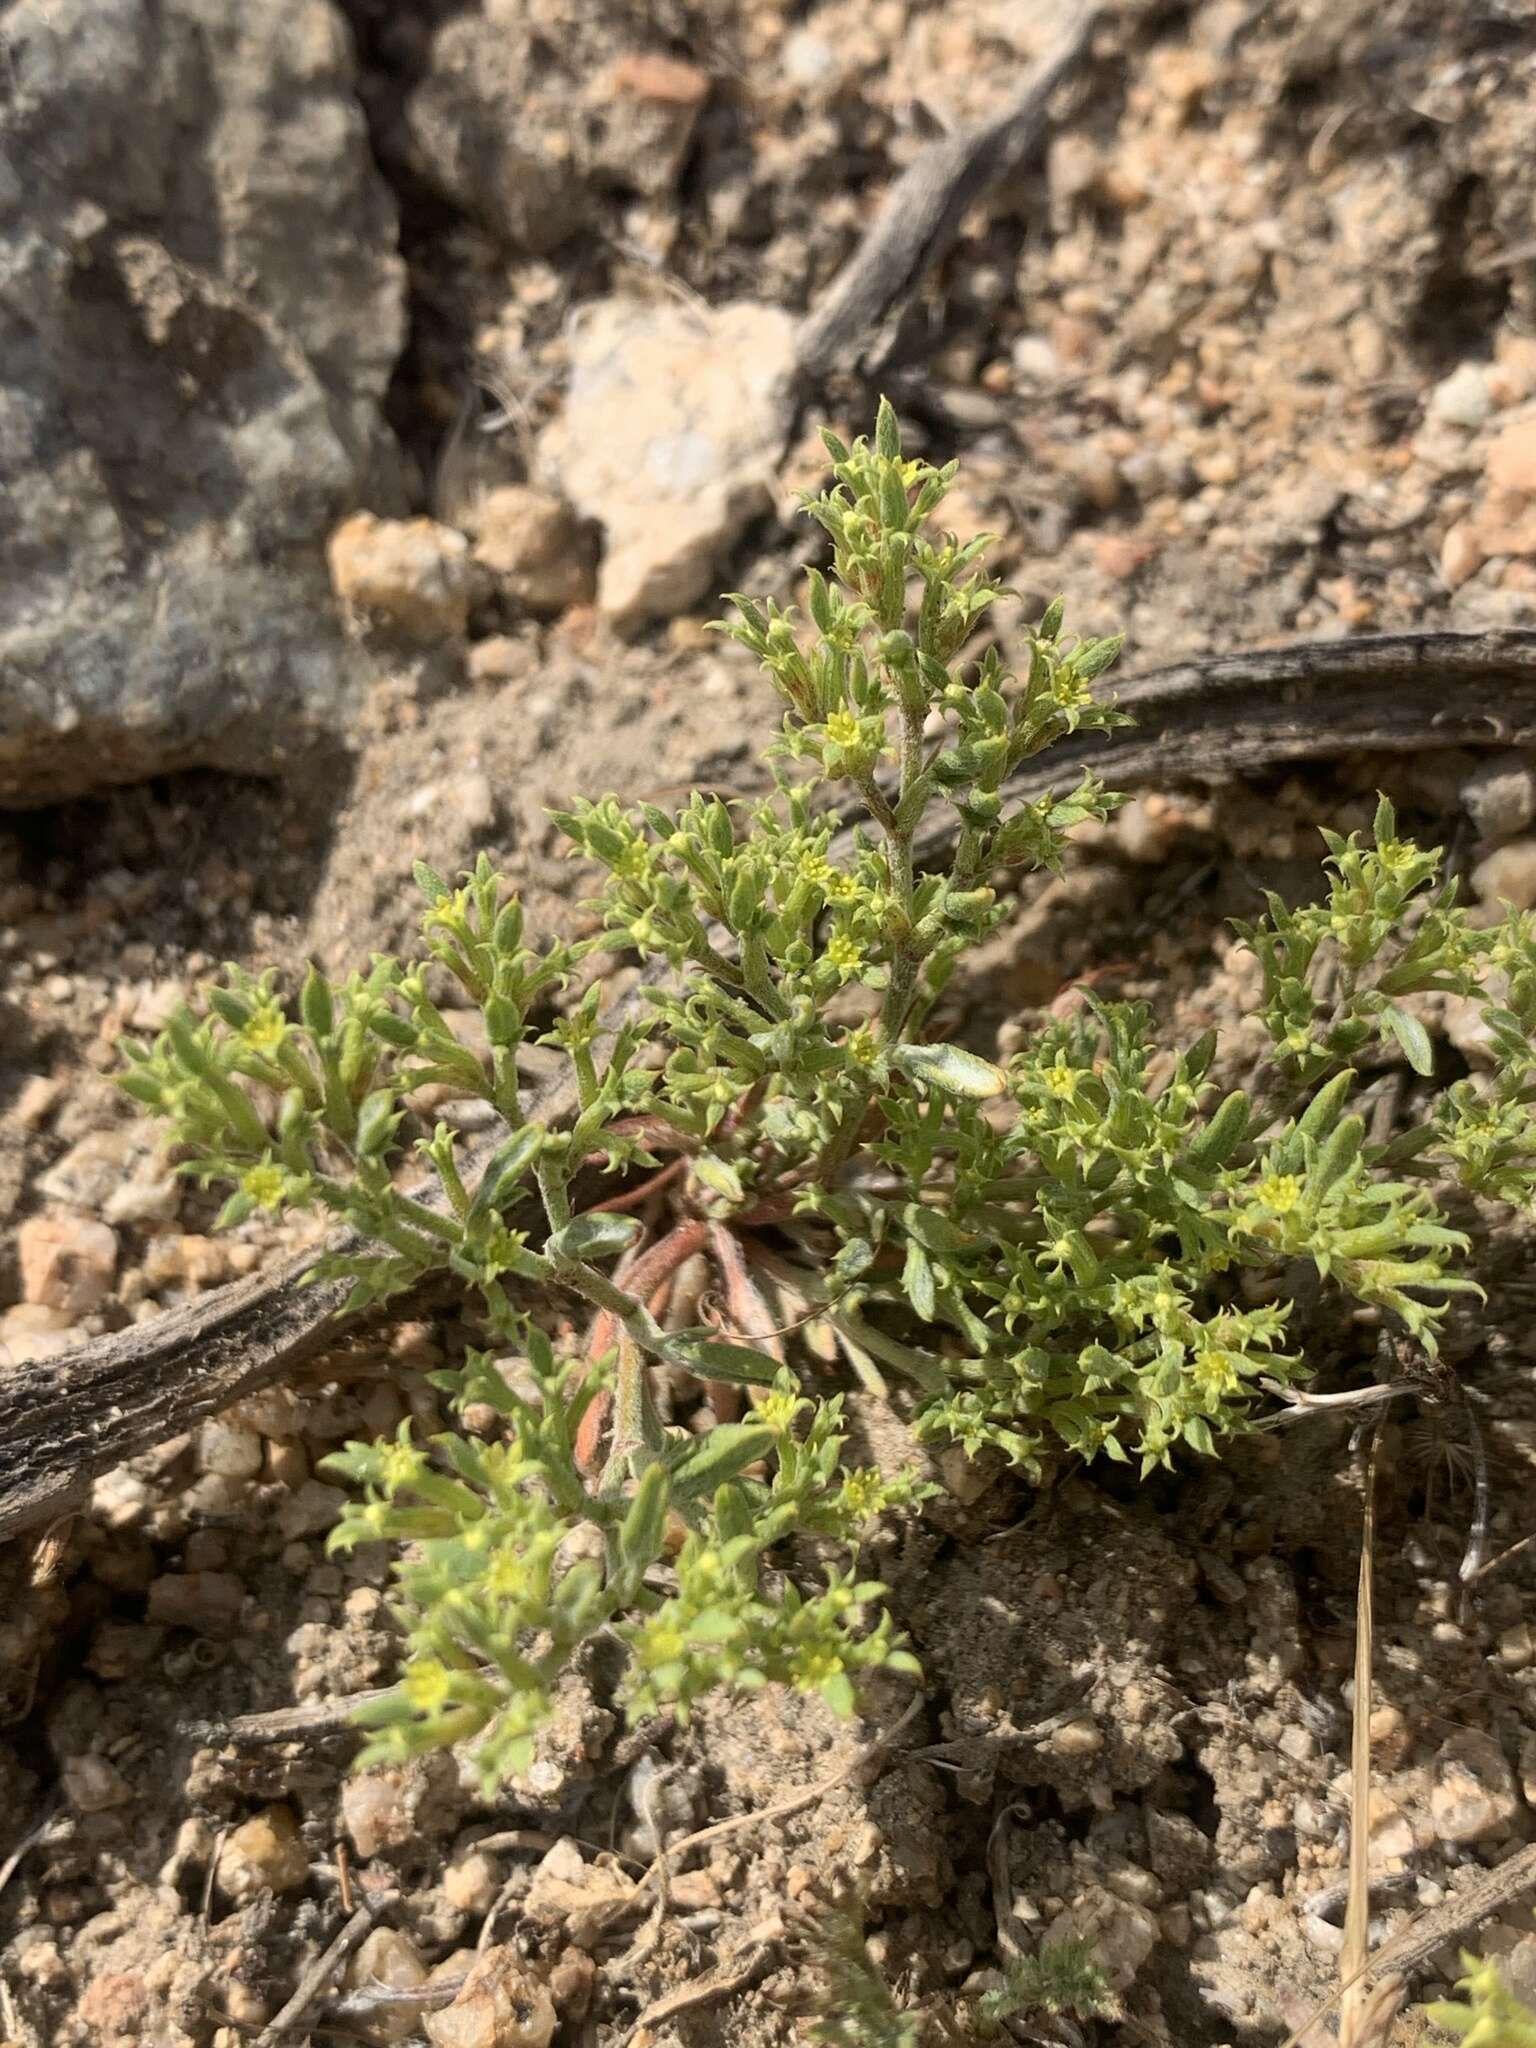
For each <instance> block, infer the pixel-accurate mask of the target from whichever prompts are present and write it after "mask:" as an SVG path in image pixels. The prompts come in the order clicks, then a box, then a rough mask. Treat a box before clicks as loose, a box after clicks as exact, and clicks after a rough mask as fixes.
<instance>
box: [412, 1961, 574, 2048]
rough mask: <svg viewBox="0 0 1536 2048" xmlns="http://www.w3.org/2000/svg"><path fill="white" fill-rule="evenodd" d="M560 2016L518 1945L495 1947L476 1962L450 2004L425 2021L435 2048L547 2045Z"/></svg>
mask: <svg viewBox="0 0 1536 2048" xmlns="http://www.w3.org/2000/svg"><path fill="white" fill-rule="evenodd" d="M558 2023H559V2015H558V2014H557V2013H556V2011H555V2002H554V2000H553V1999H552V1998H551V1997H550V1995H549V1988H548V1986H547V1985H545V1984H542V1983H540V1981H539V1979H538V1978H537V1977H535V1976H534V1975H533V1974H532V1972H531V1971H530V1969H529V1967H528V1965H527V1963H526V1962H525V1961H524V1960H523V1958H522V1957H521V1956H520V1955H519V1954H518V1953H517V1951H516V1949H514V1948H510V1947H508V1948H493V1949H488V1950H487V1951H486V1953H485V1954H484V1955H483V1956H482V1957H481V1958H480V1960H479V1961H478V1962H477V1963H476V1964H475V1966H474V1968H473V1969H472V1970H471V1971H470V1973H469V1975H468V1977H466V1978H465V1980H464V1984H463V1986H462V1988H461V1989H460V1991H459V1995H458V1997H457V1998H455V2000H454V2001H453V2003H452V2005H449V2006H445V2007H444V2008H443V2010H442V2011H441V2012H434V2013H429V2014H428V2015H427V2018H426V2020H425V2022H424V2025H425V2027H426V2033H427V2038H428V2040H430V2041H431V2042H432V2043H433V2044H434V2048H549V2044H550V2042H551V2041H552V2040H553V2039H554V2035H555V2028H556V2026H557V2024H558Z"/></svg>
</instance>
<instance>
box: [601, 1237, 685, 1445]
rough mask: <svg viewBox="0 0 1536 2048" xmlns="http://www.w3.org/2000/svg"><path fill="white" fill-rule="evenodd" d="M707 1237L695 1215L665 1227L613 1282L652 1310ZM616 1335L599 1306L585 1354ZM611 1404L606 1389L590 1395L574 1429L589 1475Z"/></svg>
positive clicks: (608, 1316) (613, 1324)
mask: <svg viewBox="0 0 1536 2048" xmlns="http://www.w3.org/2000/svg"><path fill="white" fill-rule="evenodd" d="M707 1236H708V1225H707V1224H704V1223H701V1222H699V1221H698V1219H697V1218H695V1217H689V1218H688V1219H687V1221H686V1222H683V1223H679V1224H677V1225H675V1226H674V1228H673V1229H671V1230H669V1231H668V1232H667V1234H666V1236H665V1237H663V1238H661V1239H659V1240H658V1241H657V1242H656V1243H655V1244H653V1245H651V1246H650V1247H649V1248H648V1249H647V1250H646V1251H643V1252H641V1253H640V1254H639V1255H638V1257H636V1258H635V1259H634V1260H633V1261H632V1262H631V1263H629V1264H628V1265H627V1266H625V1267H621V1268H620V1271H619V1273H618V1274H617V1275H616V1276H615V1278H616V1281H617V1284H618V1285H620V1286H621V1287H623V1288H624V1289H625V1291H626V1293H629V1294H631V1295H633V1296H635V1297H636V1299H638V1300H640V1301H644V1302H645V1303H646V1306H647V1307H649V1308H651V1309H652V1313H655V1309H654V1306H653V1303H654V1299H655V1297H656V1296H657V1295H658V1294H659V1293H661V1291H662V1290H664V1289H665V1288H668V1287H670V1286H671V1284H672V1275H673V1274H674V1273H675V1272H676V1271H677V1269H678V1267H679V1266H680V1265H681V1264H682V1263H683V1261H684V1259H690V1258H692V1256H693V1254H694V1253H695V1252H696V1251H699V1250H701V1249H702V1248H703V1245H704V1242H705V1239H706V1237H707ZM617 1334H618V1324H617V1322H616V1320H615V1318H614V1316H613V1314H612V1312H611V1311H610V1310H608V1309H599V1310H598V1312H597V1314H596V1315H595V1316H594V1317H593V1319H592V1328H591V1330H590V1331H589V1333H588V1336H587V1357H588V1358H589V1359H598V1358H601V1357H602V1355H603V1353H604V1352H605V1351H607V1350H609V1349H611V1347H612V1346H613V1344H614V1342H615V1339H616V1337H617ZM612 1406H613V1396H612V1395H611V1394H610V1393H609V1392H608V1390H607V1389H606V1388H604V1390H603V1391H602V1392H601V1393H600V1394H596V1395H594V1396H593V1398H592V1399H591V1400H590V1401H589V1402H588V1403H587V1410H586V1413H585V1414H584V1415H583V1416H582V1418H581V1423H580V1425H579V1427H578V1428H577V1431H576V1443H575V1452H576V1463H577V1465H578V1466H579V1467H580V1468H581V1470H582V1471H583V1472H585V1473H586V1474H587V1475H588V1476H589V1477H590V1476H591V1475H592V1474H593V1473H594V1472H595V1471H596V1469H597V1447H598V1444H599V1442H600V1441H601V1438H602V1434H603V1426H604V1424H605V1423H606V1422H607V1420H608V1413H609V1410H610V1409H611V1408H612Z"/></svg>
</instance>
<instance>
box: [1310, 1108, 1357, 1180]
mask: <svg viewBox="0 0 1536 2048" xmlns="http://www.w3.org/2000/svg"><path fill="white" fill-rule="evenodd" d="M1364 1148H1365V1120H1364V1118H1362V1117H1358V1116H1346V1117H1344V1118H1342V1119H1341V1120H1340V1121H1339V1122H1338V1123H1337V1124H1335V1126H1334V1128H1333V1130H1332V1132H1331V1133H1330V1134H1329V1136H1328V1138H1327V1140H1326V1141H1325V1143H1324V1144H1323V1147H1322V1149H1321V1151H1320V1152H1319V1153H1318V1155H1317V1157H1316V1159H1315V1160H1314V1162H1313V1165H1312V1171H1311V1172H1310V1173H1309V1174H1308V1176H1307V1191H1308V1193H1309V1194H1311V1195H1314V1196H1316V1195H1325V1194H1326V1193H1327V1192H1328V1190H1329V1189H1330V1188H1331V1187H1336V1186H1337V1185H1338V1183H1339V1182H1340V1181H1341V1180H1343V1179H1344V1178H1345V1177H1346V1176H1347V1175H1348V1174H1349V1173H1350V1172H1351V1171H1352V1169H1353V1167H1354V1164H1355V1161H1356V1160H1357V1159H1358V1158H1359V1157H1360V1154H1361V1152H1362V1151H1363V1150H1364Z"/></svg>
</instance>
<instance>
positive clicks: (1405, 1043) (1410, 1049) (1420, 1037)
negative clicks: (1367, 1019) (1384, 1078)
mask: <svg viewBox="0 0 1536 2048" xmlns="http://www.w3.org/2000/svg"><path fill="white" fill-rule="evenodd" d="M1381 1021H1382V1023H1383V1024H1385V1025H1386V1027H1387V1029H1388V1030H1389V1031H1390V1032H1391V1034H1392V1036H1393V1037H1394V1038H1395V1039H1396V1040H1397V1042H1398V1044H1399V1045H1400V1046H1401V1047H1402V1049H1403V1054H1404V1057H1405V1058H1406V1059H1407V1061H1408V1064H1409V1066H1410V1067H1412V1069H1413V1071H1414V1072H1415V1073H1416V1074H1432V1073H1433V1072H1434V1068H1435V1049H1434V1047H1433V1046H1432V1045H1431V1044H1430V1042H1429V1033H1428V1032H1427V1031H1426V1030H1425V1029H1424V1026H1423V1025H1422V1024H1421V1023H1420V1022H1419V1020H1418V1018H1417V1017H1411V1016H1409V1014H1408V1012H1407V1011H1406V1010H1402V1009H1399V1008H1398V1006H1397V1004H1396V1003H1388V1005H1387V1007H1386V1008H1385V1009H1384V1010H1383V1011H1382V1013H1381Z"/></svg>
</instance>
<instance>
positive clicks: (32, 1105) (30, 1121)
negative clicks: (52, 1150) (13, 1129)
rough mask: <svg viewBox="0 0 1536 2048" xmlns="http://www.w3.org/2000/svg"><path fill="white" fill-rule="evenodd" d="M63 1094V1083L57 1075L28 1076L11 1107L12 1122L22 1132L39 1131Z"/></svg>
mask: <svg viewBox="0 0 1536 2048" xmlns="http://www.w3.org/2000/svg"><path fill="white" fill-rule="evenodd" d="M63 1093H64V1083H63V1081H62V1080H61V1079H60V1078H59V1076H58V1075H57V1074H29V1075H28V1076H27V1078H26V1080H25V1081H23V1082H22V1084H21V1089H20V1092H19V1093H18V1095H17V1097H16V1100H15V1102H13V1103H12V1105H11V1112H10V1113H11V1118H12V1121H13V1122H15V1123H18V1124H20V1125H21V1128H22V1129H23V1130H24V1131H40V1130H41V1129H42V1127H43V1125H44V1124H45V1123H47V1121H48V1119H49V1117H50V1116H52V1114H53V1108H54V1104H55V1103H56V1102H57V1101H58V1099H59V1097H60V1096H61V1095H62V1094H63Z"/></svg>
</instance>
